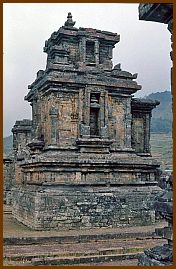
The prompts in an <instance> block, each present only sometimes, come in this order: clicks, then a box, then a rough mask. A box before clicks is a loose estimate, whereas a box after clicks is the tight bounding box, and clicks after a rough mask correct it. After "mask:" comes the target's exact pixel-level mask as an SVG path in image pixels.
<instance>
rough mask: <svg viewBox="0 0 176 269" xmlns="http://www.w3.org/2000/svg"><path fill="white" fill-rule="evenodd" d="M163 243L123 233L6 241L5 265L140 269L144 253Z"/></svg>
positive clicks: (139, 234) (143, 235)
mask: <svg viewBox="0 0 176 269" xmlns="http://www.w3.org/2000/svg"><path fill="white" fill-rule="evenodd" d="M136 229H137V227H136ZM144 229H145V228H144ZM90 233H91V231H90ZM163 242H165V241H164V240H163V239H160V238H159V237H157V236H156V235H155V234H154V232H153V231H148V232H143V233H142V232H137V231H135V232H123V229H122V230H121V233H119V231H118V232H117V233H116V232H115V231H113V233H110V232H108V233H107V232H106V231H105V232H103V231H102V233H100V234H95V233H93V234H82V235H79V234H78V235H62V236H53V237H48V236H47V237H44V236H42V237H27V238H26V237H21V238H17V237H16V238H15V237H13V238H4V265H19V266H20V265H21V266H24V265H25V266H26V265H33V266H39V265H104V264H106V265H111V263H113V265H120V264H121V263H122V262H123V264H124V265H125V264H127V265H137V257H138V255H139V254H141V253H143V251H144V249H147V248H150V247H154V246H156V245H162V244H163Z"/></svg>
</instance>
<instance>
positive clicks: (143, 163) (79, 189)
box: [13, 13, 160, 230]
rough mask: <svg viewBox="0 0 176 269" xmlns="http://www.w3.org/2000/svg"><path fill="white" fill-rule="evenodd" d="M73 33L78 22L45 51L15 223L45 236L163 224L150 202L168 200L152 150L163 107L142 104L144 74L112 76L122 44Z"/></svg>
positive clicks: (88, 32)
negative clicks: (154, 115) (154, 124)
mask: <svg viewBox="0 0 176 269" xmlns="http://www.w3.org/2000/svg"><path fill="white" fill-rule="evenodd" d="M74 24H75V22H73V20H72V16H71V14H70V13H69V14H68V17H67V21H66V22H65V25H64V26H62V27H61V28H60V29H59V30H58V31H57V32H54V33H53V34H52V35H51V37H50V38H49V40H48V41H46V42H45V47H44V52H46V53H47V55H48V57H47V64H46V69H45V70H44V71H43V70H40V71H38V73H37V78H36V80H35V81H34V82H33V83H32V84H31V85H30V86H29V89H30V91H29V93H28V94H27V96H26V97H25V100H27V101H28V102H30V103H31V106H32V129H31V141H30V142H28V143H27V147H26V148H28V150H27V152H26V156H25V158H23V159H22V158H21V159H20V160H18V165H17V166H18V171H19V172H18V179H16V184H17V185H16V188H15V189H14V192H13V215H14V217H15V218H16V219H17V220H18V221H20V222H22V223H24V224H25V225H27V226H29V227H31V228H33V229H38V230H49V229H60V230H61V229H76V228H80V229H83V228H87V227H88V228H94V227H118V226H125V225H128V226H133V225H148V224H151V223H155V222H156V221H157V219H156V217H155V212H154V210H153V209H149V208H148V207H147V205H146V201H147V200H148V199H150V200H151V201H152V199H153V197H154V196H155V195H156V193H158V192H160V188H159V187H158V186H157V184H158V179H159V175H160V170H159V163H158V162H157V161H156V160H154V159H153V158H152V156H151V153H150V145H149V139H150V118H151V112H152V109H153V108H154V107H156V106H157V105H158V104H159V103H158V102H153V101H150V100H148V101H147V100H141V99H134V98H133V96H132V95H133V94H134V93H135V92H136V91H138V90H140V89H141V86H140V85H138V84H137V83H136V81H134V79H136V78H137V74H131V73H129V72H127V71H123V70H122V69H121V66H120V64H117V65H116V66H114V68H113V67H112V50H113V48H114V46H115V44H116V43H118V42H119V40H120V37H119V35H117V34H114V33H111V32H107V31H100V30H96V29H91V28H76V27H74ZM26 142H27V141H26ZM17 152H18V150H17Z"/></svg>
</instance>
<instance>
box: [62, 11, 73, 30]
mask: <svg viewBox="0 0 176 269" xmlns="http://www.w3.org/2000/svg"><path fill="white" fill-rule="evenodd" d="M74 25H75V21H73V20H72V14H71V12H69V13H68V16H67V20H66V22H65V24H64V26H69V27H73V26H74Z"/></svg>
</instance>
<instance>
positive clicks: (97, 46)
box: [95, 40, 99, 65]
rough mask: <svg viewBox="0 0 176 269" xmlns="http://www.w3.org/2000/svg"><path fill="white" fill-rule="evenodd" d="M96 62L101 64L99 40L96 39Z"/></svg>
mask: <svg viewBox="0 0 176 269" xmlns="http://www.w3.org/2000/svg"><path fill="white" fill-rule="evenodd" d="M95 62H96V65H99V41H98V40H96V41H95Z"/></svg>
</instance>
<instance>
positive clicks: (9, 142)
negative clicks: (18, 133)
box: [3, 135, 13, 155]
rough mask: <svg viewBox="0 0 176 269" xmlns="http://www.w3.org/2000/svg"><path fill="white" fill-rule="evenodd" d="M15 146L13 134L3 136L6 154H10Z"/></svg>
mask: <svg viewBox="0 0 176 269" xmlns="http://www.w3.org/2000/svg"><path fill="white" fill-rule="evenodd" d="M12 147H13V136H12V135H9V136H7V137H4V138H3V148H4V154H5V155H8V154H9V153H10V150H11V149H12Z"/></svg>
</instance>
